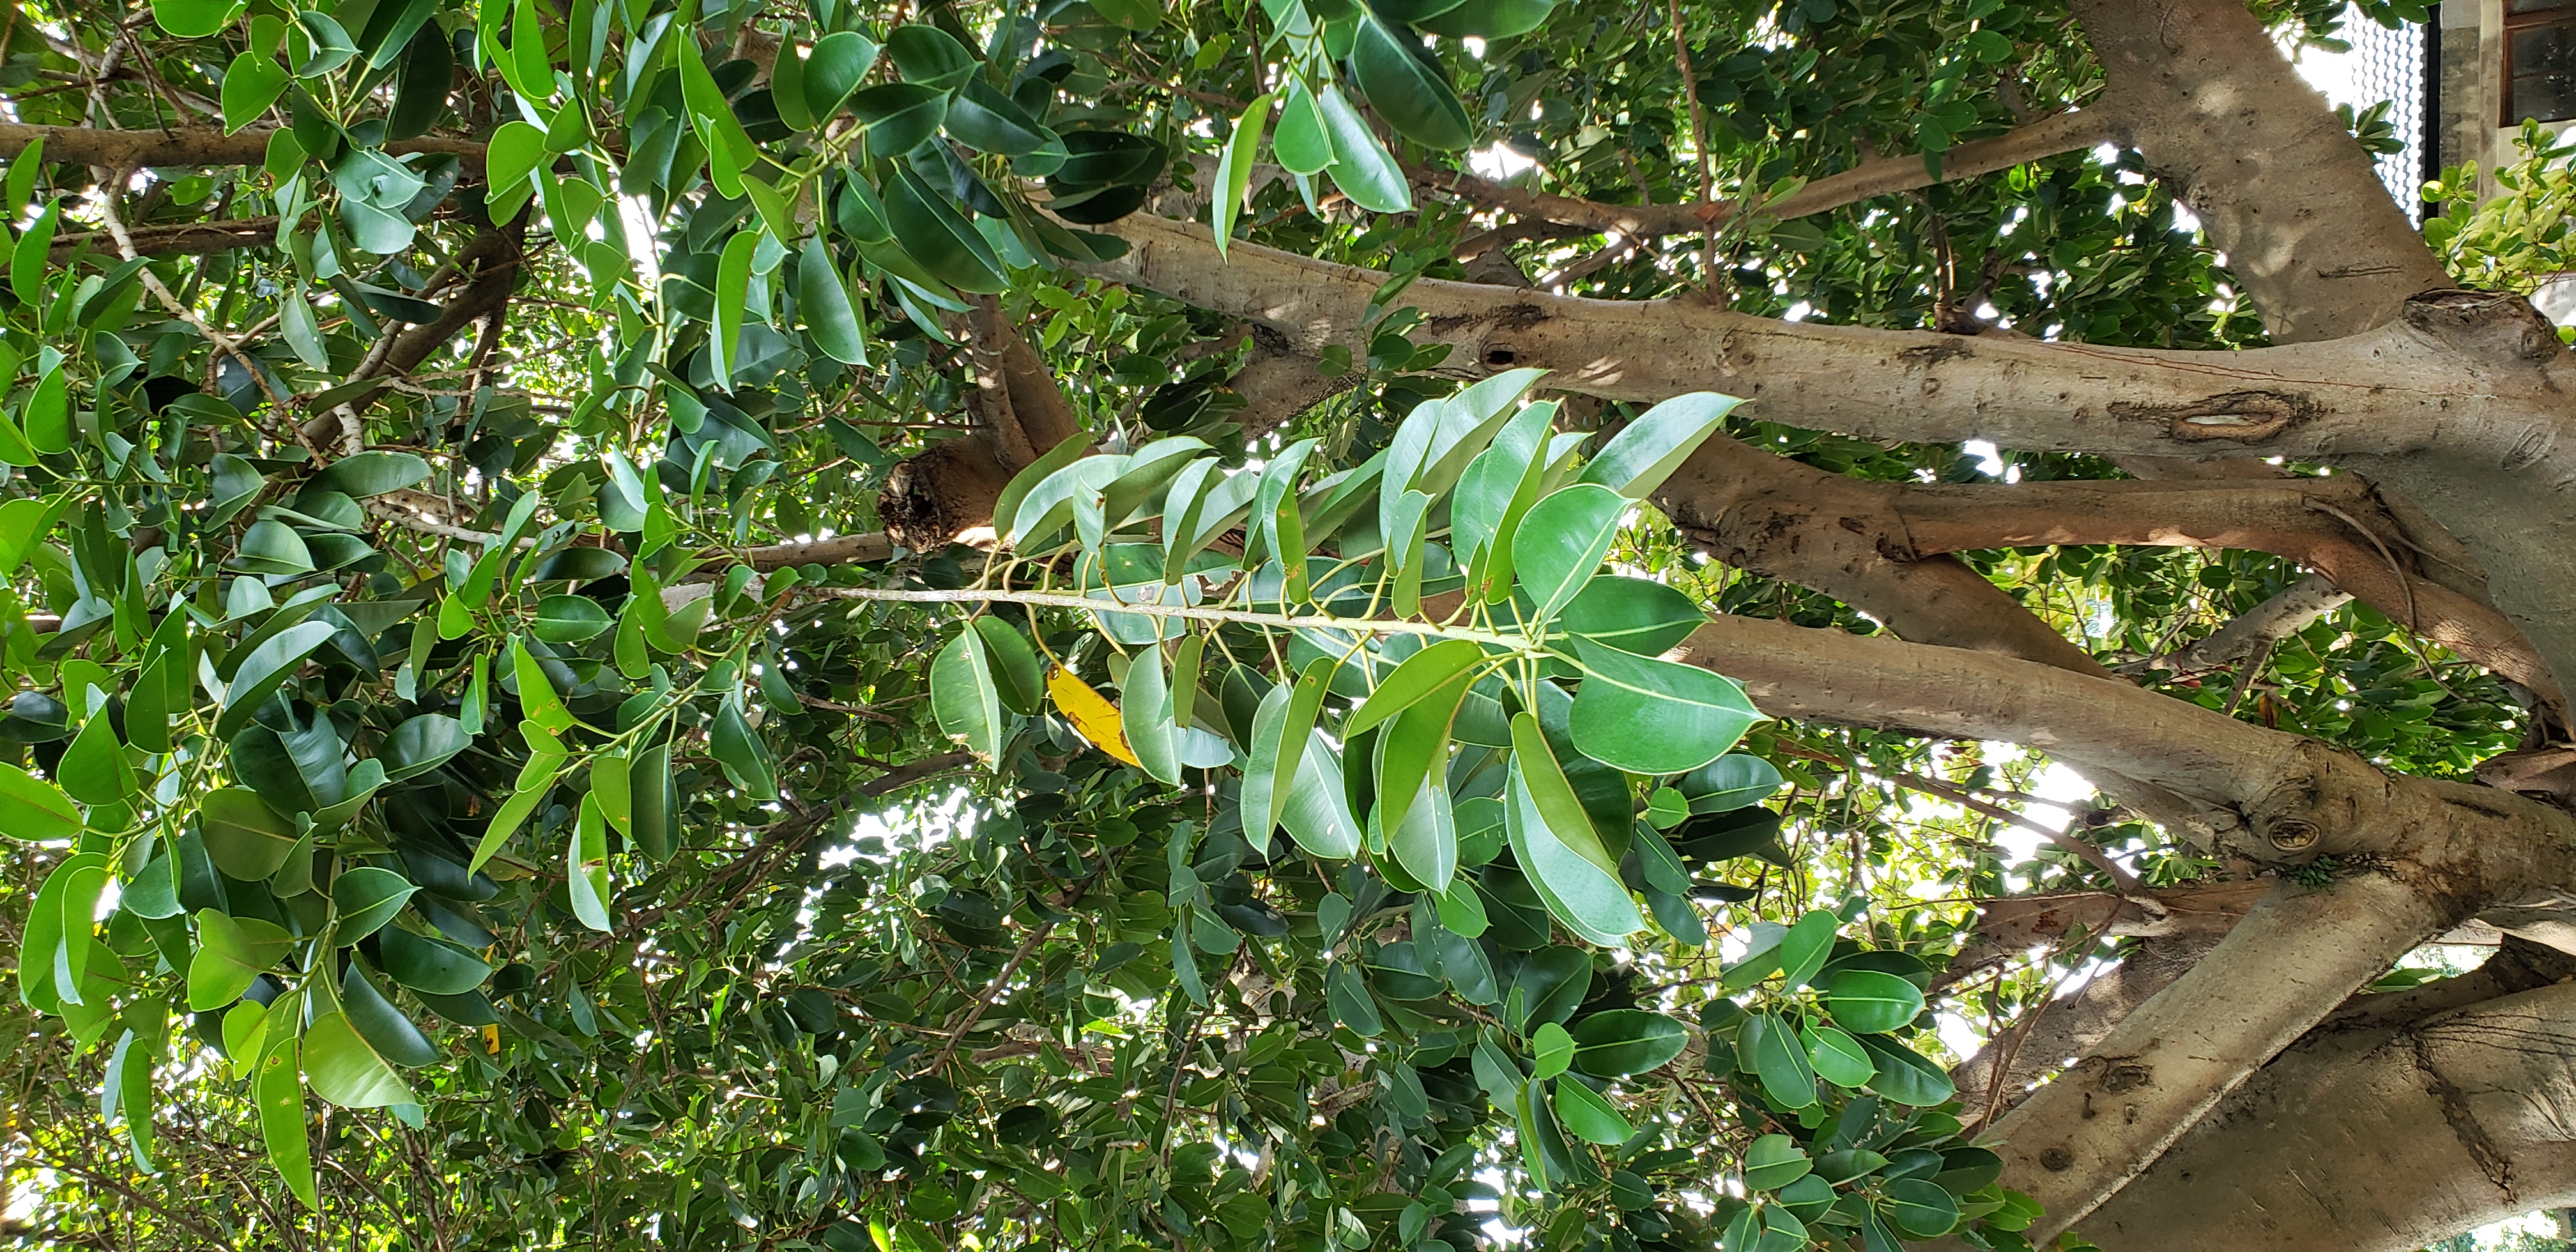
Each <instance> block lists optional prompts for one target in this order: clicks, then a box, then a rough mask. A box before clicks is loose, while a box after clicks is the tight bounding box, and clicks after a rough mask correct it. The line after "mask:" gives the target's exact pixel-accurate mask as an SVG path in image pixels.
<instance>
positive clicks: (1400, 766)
mask: <svg viewBox="0 0 2576 1252" xmlns="http://www.w3.org/2000/svg"><path fill="white" fill-rule="evenodd" d="M1449 642H1458V641H1454V640H1453V641H1449ZM1442 646H1445V644H1434V645H1433V647H1434V648H1437V647H1442ZM1468 646H1469V647H1470V648H1473V647H1474V645H1473V644H1470V645H1468ZM1431 650H1432V649H1430V648H1426V649H1424V650H1423V651H1422V652H1417V653H1415V654H1414V655H1413V657H1409V658H1407V662H1408V663H1410V662H1411V661H1412V660H1413V659H1415V658H1419V657H1421V656H1422V655H1424V653H1427V652H1429V651H1431ZM1480 657H1481V651H1480ZM1403 668H1404V667H1403V666H1401V665H1399V666H1397V667H1396V669H1397V673H1396V674H1393V675H1389V676H1388V678H1387V683H1386V684H1385V685H1382V686H1381V687H1380V688H1379V689H1380V690H1384V689H1385V687H1386V686H1391V685H1393V684H1394V683H1395V682H1396V680H1397V678H1398V677H1401V676H1402V671H1403ZM1445 668H1446V666H1445V665H1442V666H1435V667H1433V668H1431V669H1430V670H1429V671H1428V672H1426V673H1423V674H1418V675H1416V676H1414V677H1413V678H1408V679H1406V680H1405V681H1406V682H1407V683H1411V682H1413V681H1417V680H1418V679H1419V678H1422V677H1428V676H1429V675H1430V674H1433V673H1438V672H1439V671H1440V670H1441V669H1445ZM1474 678H1475V675H1474V673H1473V672H1472V671H1467V670H1461V671H1457V672H1453V673H1451V674H1450V675H1449V677H1448V678H1447V680H1446V681H1444V682H1443V683H1442V684H1441V685H1440V686H1438V687H1436V688H1433V689H1432V690H1431V692H1430V693H1429V694H1428V695H1425V696H1423V697H1421V698H1420V699H1417V700H1412V701H1409V702H1407V703H1406V704H1405V705H1404V709H1403V711H1402V712H1400V713H1397V714H1396V715H1395V718H1394V720H1392V721H1389V722H1385V723H1382V724H1381V729H1380V730H1379V732H1378V737H1377V795H1378V824H1379V826H1380V827H1381V828H1382V829H1384V830H1385V831H1386V832H1387V834H1388V835H1389V836H1392V835H1393V834H1394V832H1395V831H1396V830H1399V829H1402V828H1404V827H1406V826H1408V825H1410V824H1411V823H1410V817H1411V814H1412V806H1413V804H1414V803H1415V802H1416V799H1417V797H1418V796H1419V795H1420V792H1421V788H1423V787H1424V786H1426V785H1429V786H1434V787H1441V786H1442V782H1443V778H1442V775H1443V772H1444V771H1446V770H1447V768H1448V765H1449V727H1450V723H1451V721H1452V720H1454V719H1455V718H1456V716H1457V711H1458V705H1459V702H1460V701H1461V700H1462V699H1464V698H1465V696H1466V694H1467V687H1468V684H1469V683H1470V682H1472V681H1473V680H1474ZM1344 733H1345V734H1348V733H1350V732H1349V731H1348V730H1347V729H1345V731H1344ZM1442 789H1445V787H1443V788H1442ZM1416 877H1417V878H1418V877H1419V875H1418V874H1417V875H1416ZM1424 881H1428V880H1424ZM1444 881H1445V879H1444Z"/></svg>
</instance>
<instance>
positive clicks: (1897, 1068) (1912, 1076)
mask: <svg viewBox="0 0 2576 1252" xmlns="http://www.w3.org/2000/svg"><path fill="white" fill-rule="evenodd" d="M1859 1039H1860V1046H1861V1047H1862V1049H1863V1050H1865V1051H1867V1052H1868V1053H1869V1059H1870V1060H1872V1061H1875V1062H1877V1064H1878V1077H1877V1078H1874V1079H1872V1080H1871V1081H1870V1084H1869V1089H1870V1090H1872V1091H1875V1092H1877V1093H1878V1094H1880V1095H1883V1096H1886V1097H1887V1098H1888V1099H1890V1100H1894V1101H1896V1102H1897V1103H1899V1104H1905V1105H1911V1106H1913V1107H1915V1108H1931V1107H1933V1106H1935V1105H1939V1104H1945V1103H1948V1102H1949V1100H1950V1097H1952V1096H1954V1095H1957V1094H1958V1088H1957V1087H1956V1086H1955V1085H1953V1084H1952V1083H1951V1081H1950V1075H1949V1074H1948V1073H1947V1072H1945V1071H1943V1070H1942V1068H1941V1067H1940V1066H1938V1065H1935V1064H1933V1063H1932V1062H1931V1061H1928V1060H1925V1059H1924V1058H1923V1056H1922V1055H1921V1054H1920V1053H1917V1052H1915V1051H1914V1050H1913V1049H1911V1048H1908V1047H1906V1046H1905V1045H1904V1044H1901V1043H1898V1042H1897V1041H1896V1040H1895V1039H1894V1038H1892V1037H1890V1036H1887V1035H1861V1036H1859Z"/></svg>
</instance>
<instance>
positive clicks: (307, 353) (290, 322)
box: [277, 283, 425, 464]
mask: <svg viewBox="0 0 2576 1252" xmlns="http://www.w3.org/2000/svg"><path fill="white" fill-rule="evenodd" d="M277 329H278V333H280V334H283V335H285V336H286V346H287V347H288V348H289V349H291V350H293V352H294V353H295V359H296V360H299V361H302V362H304V366H305V368H307V369H315V370H327V369H329V368H331V351H330V349H328V348H326V347H324V346H323V344H322V327H321V324H320V323H318V322H316V321H315V320H314V318H313V301H312V298H311V297H310V296H308V295H306V294H305V291H304V285H303V284H302V283H297V284H296V285H295V286H294V287H292V288H290V289H289V290H288V291H287V293H286V294H285V295H284V296H283V297H282V298H280V299H279V300H278V302H277ZM424 464H425V463H424Z"/></svg>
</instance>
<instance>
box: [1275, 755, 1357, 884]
mask: <svg viewBox="0 0 2576 1252" xmlns="http://www.w3.org/2000/svg"><path fill="white" fill-rule="evenodd" d="M1279 824H1280V825H1281V826H1282V827H1284V828H1286V829H1287V831H1288V837H1289V838H1290V839H1293V840H1295V841H1296V842H1297V846H1298V847H1300V848H1303V849H1305V850H1306V851H1307V852H1310V853H1312V854H1314V855H1316V856H1319V857H1323V858H1325V859H1326V860H1333V861H1343V860H1349V859H1350V858H1351V857H1354V856H1357V855H1359V850H1360V826H1359V822H1358V821H1357V820H1355V819H1354V818H1353V817H1352V816H1351V805H1350V799H1349V796H1348V793H1347V792H1346V791H1345V790H1344V788H1343V779H1342V762H1341V757H1340V756H1339V755H1338V754H1337V753H1335V752H1334V751H1333V745H1332V744H1331V743H1330V742H1328V741H1326V740H1325V738H1324V732H1322V731H1320V730H1312V731H1308V732H1307V743H1306V750H1305V751H1304V752H1303V753H1302V754H1300V755H1299V757H1298V759H1297V783H1296V786H1295V787H1294V788H1292V789H1291V790H1290V791H1289V793H1288V807H1287V808H1286V809H1285V810H1284V811H1282V812H1281V813H1280V815H1279Z"/></svg>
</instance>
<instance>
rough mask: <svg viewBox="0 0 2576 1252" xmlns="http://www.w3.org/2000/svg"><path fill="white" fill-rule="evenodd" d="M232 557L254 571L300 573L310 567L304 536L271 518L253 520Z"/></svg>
mask: <svg viewBox="0 0 2576 1252" xmlns="http://www.w3.org/2000/svg"><path fill="white" fill-rule="evenodd" d="M233 559H234V562H235V563H236V564H238V565H239V566H241V568H243V569H246V570H249V571H250V572H252V573H254V574H302V573H307V572H309V571H311V570H312V569H313V551H312V549H311V548H309V547H307V546H305V543H304V537H303V536H302V535H299V534H296V533H295V530H294V528H293V527H290V526H288V525H287V524H286V523H284V522H281V521H278V520H277V519H275V518H270V519H267V520H265V521H261V522H256V523H253V524H252V526H251V528H250V531H249V533H247V534H245V535H243V536H242V542H241V550H240V552H239V554H238V555H236V556H235V557H234V558H233Z"/></svg>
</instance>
